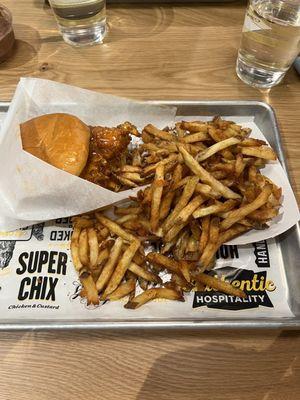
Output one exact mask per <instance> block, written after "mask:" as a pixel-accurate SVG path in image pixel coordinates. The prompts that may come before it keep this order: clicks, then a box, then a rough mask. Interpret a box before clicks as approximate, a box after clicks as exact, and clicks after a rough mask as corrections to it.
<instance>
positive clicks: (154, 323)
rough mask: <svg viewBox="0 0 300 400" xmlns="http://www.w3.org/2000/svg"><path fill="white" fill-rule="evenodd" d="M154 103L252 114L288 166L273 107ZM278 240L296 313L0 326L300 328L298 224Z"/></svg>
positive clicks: (192, 111)
mask: <svg viewBox="0 0 300 400" xmlns="http://www.w3.org/2000/svg"><path fill="white" fill-rule="evenodd" d="M151 103H153V104H164V105H172V106H176V107H177V110H178V112H177V114H178V116H182V117H186V116H196V115H199V116H214V115H220V116H222V115H224V116H225V115H231V116H251V117H254V122H255V123H256V124H257V125H258V127H259V128H260V129H261V130H262V132H263V133H264V135H265V136H266V138H267V140H268V141H269V143H270V144H271V146H272V147H273V148H274V149H275V150H276V152H277V154H278V156H279V159H280V162H281V164H282V166H283V168H284V169H285V170H286V164H285V158H284V153H283V150H282V147H281V139H280V133H279V129H278V124H277V121H276V117H275V113H274V111H273V109H272V108H271V107H270V106H269V105H267V104H265V103H263V102H257V101H152V102H151ZM8 106H9V103H0V121H1V119H2V118H3V116H4V114H5V113H6V111H7V109H8ZM276 243H277V246H278V249H279V254H280V256H281V262H282V264H283V266H284V270H285V274H286V281H287V286H288V296H289V306H290V308H291V311H292V312H293V314H294V315H295V317H288V318H259V319H258V318H257V319H254V318H252V319H250V318H249V319H237V318H235V319H228V318H227V319H226V320H225V319H219V318H218V319H200V318H195V319H193V320H191V319H188V320H184V319H180V320H179V319H174V318H172V319H170V320H164V321H161V320H155V319H147V320H138V319H136V320H130V321H129V320H122V321H114V320H113V319H112V320H110V321H105V322H102V321H99V320H98V321H86V320H79V321H78V320H77V321H64V320H56V321H43V320H39V321H36V320H35V321H28V320H26V321H24V320H14V321H9V322H1V319H0V330H29V329H38V330H41V329H44V330H45V329H57V330H58V329H120V328H123V329H124V328H125V329H132V328H134V329H137V328H142V329H146V328H151V329H153V328H168V329H170V328H172V329H174V328H185V329H205V328H207V329H208V328H209V329H219V328H232V329H240V328H265V329H270V328H285V329H297V328H300V268H299V261H300V260H299V254H300V230H299V225H296V226H294V227H293V228H291V229H290V230H289V231H287V232H285V233H284V234H282V235H280V236H278V237H277V238H276Z"/></svg>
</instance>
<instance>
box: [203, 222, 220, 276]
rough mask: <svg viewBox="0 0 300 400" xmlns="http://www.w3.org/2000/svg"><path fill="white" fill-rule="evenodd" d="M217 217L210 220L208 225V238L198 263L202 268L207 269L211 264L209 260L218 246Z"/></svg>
mask: <svg viewBox="0 0 300 400" xmlns="http://www.w3.org/2000/svg"><path fill="white" fill-rule="evenodd" d="M219 225H220V224H219V218H218V217H214V218H212V219H211V221H210V225H209V238H208V242H207V245H206V246H205V249H204V251H203V253H202V254H201V257H200V260H199V262H200V265H201V268H202V269H204V270H205V269H207V268H208V267H209V266H210V265H211V261H212V259H213V257H214V256H215V253H216V251H217V250H218V248H219V247H220V245H219V230H220V226H219Z"/></svg>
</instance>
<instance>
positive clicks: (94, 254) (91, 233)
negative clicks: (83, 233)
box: [87, 228, 99, 269]
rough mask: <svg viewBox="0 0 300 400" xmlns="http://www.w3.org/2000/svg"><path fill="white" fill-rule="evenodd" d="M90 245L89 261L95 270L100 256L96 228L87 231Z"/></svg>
mask: <svg viewBox="0 0 300 400" xmlns="http://www.w3.org/2000/svg"><path fill="white" fill-rule="evenodd" d="M87 237H88V244H89V250H90V254H89V260H90V268H92V269H93V268H95V267H96V266H97V260H98V255H99V243H98V238H97V233H96V231H95V229H94V228H88V230H87Z"/></svg>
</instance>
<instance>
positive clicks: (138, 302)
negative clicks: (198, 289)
mask: <svg viewBox="0 0 300 400" xmlns="http://www.w3.org/2000/svg"><path fill="white" fill-rule="evenodd" d="M154 299H167V300H179V301H184V298H183V296H182V294H181V293H179V292H178V291H176V290H174V289H168V288H152V289H147V290H145V291H144V292H143V293H141V294H139V295H138V296H136V297H134V298H133V299H132V300H131V301H129V302H128V303H127V304H125V308H128V309H136V308H138V307H141V306H142V305H143V304H146V303H148V302H149V301H151V300H154Z"/></svg>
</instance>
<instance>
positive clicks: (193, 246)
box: [185, 236, 199, 253]
mask: <svg viewBox="0 0 300 400" xmlns="http://www.w3.org/2000/svg"><path fill="white" fill-rule="evenodd" d="M198 250H199V241H198V240H197V239H195V238H194V237H193V236H190V237H189V240H188V243H187V246H186V250H185V251H186V253H194V252H196V251H198Z"/></svg>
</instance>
